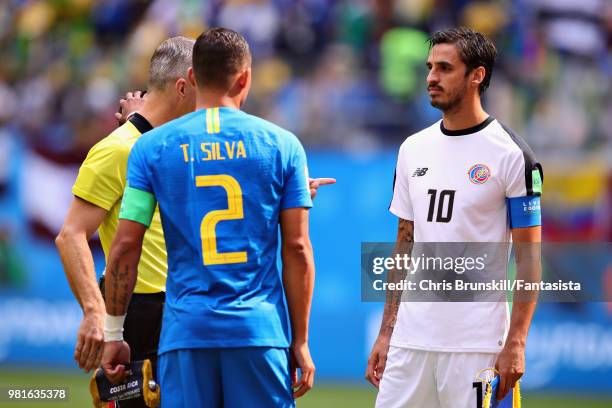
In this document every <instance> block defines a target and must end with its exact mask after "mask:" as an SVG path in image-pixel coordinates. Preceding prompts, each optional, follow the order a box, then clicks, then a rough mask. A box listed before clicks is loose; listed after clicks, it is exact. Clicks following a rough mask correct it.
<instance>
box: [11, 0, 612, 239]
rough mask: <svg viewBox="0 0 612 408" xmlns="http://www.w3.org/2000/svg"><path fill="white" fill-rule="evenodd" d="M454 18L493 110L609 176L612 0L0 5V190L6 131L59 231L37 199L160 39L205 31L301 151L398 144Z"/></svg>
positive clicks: (99, 132)
mask: <svg viewBox="0 0 612 408" xmlns="http://www.w3.org/2000/svg"><path fill="white" fill-rule="evenodd" d="M456 25H466V26H470V27H472V28H474V29H476V30H478V31H481V32H483V33H485V34H487V35H488V36H490V37H491V38H493V39H494V41H495V43H496V45H497V47H498V51H499V58H498V64H497V66H496V68H495V72H494V75H493V83H492V86H491V88H490V89H489V91H487V94H486V98H485V106H486V108H487V110H488V111H489V112H490V113H492V114H493V115H494V116H496V117H497V118H499V119H501V120H502V121H504V122H505V123H506V124H508V125H509V126H510V127H512V128H514V130H515V131H517V132H518V133H519V134H521V135H523V136H524V137H525V138H526V139H527V140H528V142H529V143H530V145H531V146H532V148H533V149H534V150H535V151H536V152H538V154H539V155H540V156H546V157H554V158H561V160H575V161H577V162H578V163H581V162H582V161H583V157H584V156H585V155H586V156H588V157H590V156H591V155H593V154H594V155H595V156H598V157H601V156H602V155H603V157H604V164H603V167H604V170H603V171H604V172H605V174H607V173H608V171H609V162H610V160H609V157H610V156H611V155H612V132H611V131H610V129H612V114H611V113H612V92H611V90H612V81H611V79H612V2H611V1H610V0H492V1H484V0H481V1H477V0H225V1H222V0H209V1H203V0H150V1H147V0H48V1H42V0H0V61H2V63H1V64H0V196H1V195H2V188H3V187H2V186H3V185H5V184H6V178H7V177H8V176H7V175H8V174H9V171H8V168H9V162H10V160H9V159H10V154H9V153H8V152H9V151H10V148H9V146H10V144H11V140H15V139H18V140H19V141H20V143H23V144H25V146H27V147H26V148H27V151H28V152H29V153H30V154H29V155H27V156H26V161H27V166H24V179H25V180H26V181H25V182H24V183H27V185H28V186H29V187H28V189H29V190H33V187H36V194H32V195H31V197H29V195H28V192H27V191H26V192H25V193H24V198H23V200H24V203H25V204H24V205H25V207H26V208H30V210H29V211H30V212H32V211H33V212H34V213H36V217H34V218H35V219H43V220H45V219H47V221H46V222H45V223H43V224H47V227H49V226H51V228H50V229H51V230H54V229H56V228H57V226H58V224H59V223H60V222H61V218H62V217H61V216H58V215H57V214H58V211H59V213H60V214H63V213H64V211H65V206H66V205H67V203H66V202H64V201H65V200H63V199H60V200H54V204H53V205H52V206H49V204H48V203H47V204H46V206H45V208H44V209H42V208H39V207H40V205H38V197H40V192H41V191H43V192H45V191H46V192H48V193H49V194H53V192H54V191H57V189H63V190H65V189H66V188H69V185H70V184H71V183H72V181H73V178H74V176H73V175H74V171H75V169H76V166H78V164H79V163H80V162H81V161H82V159H83V158H84V156H85V154H86V152H87V150H88V149H89V148H90V147H91V146H92V145H93V144H94V143H95V142H96V141H97V140H99V139H101V138H102V137H104V136H105V135H107V134H108V133H109V132H110V131H111V130H112V129H113V128H114V127H115V126H116V122H115V119H114V117H113V113H114V112H115V111H116V109H117V106H118V99H119V98H120V96H121V95H122V94H123V93H125V92H126V91H128V90H133V89H144V88H145V87H146V80H147V68H148V60H149V58H150V55H151V54H152V52H153V50H154V49H155V47H156V46H157V45H158V44H159V43H160V42H161V41H162V40H164V39H165V38H167V37H169V36H173V35H179V34H180V35H186V36H191V37H195V36H197V35H198V34H199V33H200V32H202V31H203V30H204V29H206V28H207V27H211V26H225V27H229V28H233V29H235V30H237V31H239V32H241V33H242V34H244V35H245V36H246V37H247V39H248V40H249V43H250V44H251V47H252V52H253V55H254V83H253V90H252V93H251V96H250V99H249V101H248V103H247V106H245V109H246V110H247V111H249V112H251V113H254V114H258V115H261V116H264V117H266V118H268V119H271V120H272V121H275V122H277V123H279V124H280V125H282V126H284V127H286V128H288V129H290V130H291V131H293V132H294V133H296V134H297V135H298V136H299V137H300V139H301V140H302V142H303V143H304V144H305V145H306V146H307V148H308V149H310V150H311V151H312V150H315V149H326V150H329V149H332V150H334V151H339V150H340V151H349V152H358V153H366V152H371V151H376V150H380V149H385V148H391V149H395V148H397V146H398V145H399V144H400V143H401V141H402V140H403V139H404V138H405V137H406V136H408V135H409V134H411V133H412V132H414V131H416V130H419V129H421V128H423V127H425V126H427V125H429V124H431V123H432V122H434V121H435V120H437V119H438V118H439V117H440V114H439V112H438V111H436V110H435V109H433V108H432V107H431V106H430V105H429V100H428V96H427V93H426V85H425V77H426V69H425V64H424V60H425V58H426V55H427V52H428V45H427V42H426V40H427V37H428V35H429V33H431V32H433V31H435V30H437V29H442V28H445V27H450V26H456ZM599 160H600V162H601V159H599ZM606 162H607V163H606ZM56 165H61V166H62V167H61V168H57V167H56ZM593 165H594V166H601V164H597V163H595V164H593ZM51 167H53V168H51ZM30 173H31V174H30ZM43 173H44V174H46V175H48V178H47V179H46V180H42V179H41V178H40V177H38V175H39V174H43ZM60 173H61V174H60ZM52 174H56V175H57V177H53V176H51V175H52ZM58 174H59V175H58ZM66 174H70V176H66ZM54 180H55V181H54ZM553 182H554V178H553ZM596 183H599V184H601V183H602V181H601V180H598V181H596ZM603 183H604V184H605V183H607V182H606V181H603ZM583 198H584V197H583ZM68 199H69V197H68ZM584 199H586V200H591V199H592V197H591V196H589V197H586V198H584ZM591 204H592V203H591ZM608 204H609V203H607V204H603V205H604V206H605V205H608ZM598 205H602V204H601V203H599V204H598ZM49 207H55V208H49ZM60 210H61V211H60ZM604 212H605V216H608V217H609V211H604ZM51 218H53V221H50V220H51Z"/></svg>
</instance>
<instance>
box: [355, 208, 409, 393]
mask: <svg viewBox="0 0 612 408" xmlns="http://www.w3.org/2000/svg"><path fill="white" fill-rule="evenodd" d="M413 242H414V222H412V221H408V220H403V219H401V218H400V220H399V224H398V227H397V240H396V242H395V251H394V256H395V254H410V253H411V252H412V245H413ZM387 277H388V281H389V282H400V281H402V280H403V279H404V278H405V277H406V271H402V270H396V269H393V270H390V271H389V272H388V274H387ZM401 298H402V292H401V291H398V290H393V291H387V299H386V301H385V309H384V312H383V318H382V323H381V325H380V332H379V333H378V338H377V339H376V342H375V343H374V346H373V347H372V352H371V353H370V357H369V358H368V367H367V369H366V379H367V380H368V381H369V382H370V383H372V385H374V386H375V387H376V388H378V386H379V384H380V380H381V378H382V374H383V372H384V370H385V365H386V363H387V353H388V351H389V342H390V341H391V335H392V334H393V328H394V327H395V322H396V321H397V312H398V310H399V306H400V304H401Z"/></svg>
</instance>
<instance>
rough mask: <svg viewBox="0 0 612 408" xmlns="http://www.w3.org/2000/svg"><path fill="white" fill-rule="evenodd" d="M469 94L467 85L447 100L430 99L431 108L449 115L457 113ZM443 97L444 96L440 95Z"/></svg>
mask: <svg viewBox="0 0 612 408" xmlns="http://www.w3.org/2000/svg"><path fill="white" fill-rule="evenodd" d="M466 92H467V83H466V84H464V86H463V87H462V88H460V89H457V90H456V91H455V92H453V93H451V94H450V95H449V96H448V98H447V99H446V100H444V101H443V100H435V99H434V98H431V99H430V103H431V106H433V107H434V108H437V109H440V110H441V111H442V112H445V113H448V112H452V111H455V110H457V109H458V108H459V106H461V103H462V102H463V98H464V97H465V94H466ZM439 96H442V95H439Z"/></svg>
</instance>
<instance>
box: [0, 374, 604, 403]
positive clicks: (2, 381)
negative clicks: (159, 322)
mask: <svg viewBox="0 0 612 408" xmlns="http://www.w3.org/2000/svg"><path fill="white" fill-rule="evenodd" d="M88 384H89V376H88V375H85V374H80V373H78V372H74V371H52V370H48V369H39V370H34V369H29V370H25V369H14V370H11V369H9V368H2V369H0V387H6V386H9V385H11V386H21V387H36V386H39V387H53V386H56V387H68V389H69V391H68V392H69V400H68V402H61V403H53V402H42V403H30V402H21V403H17V404H16V403H9V402H2V400H0V408H3V407H7V408H8V407H9V406H10V407H16V408H38V407H40V408H45V407H78V408H85V407H90V406H91V398H90V396H89V391H88ZM375 398H376V393H375V390H374V388H372V387H367V386H362V387H359V386H351V385H346V384H331V383H315V388H314V389H313V390H312V391H310V393H309V394H307V395H306V396H305V397H303V398H301V399H299V400H298V403H297V406H298V407H299V408H326V407H329V408H343V407H346V408H372V407H373V406H374V399H375ZM611 406H612V396H610V397H600V398H592V397H585V396H576V395H566V394H564V395H560V396H555V397H553V396H545V395H539V394H538V395H529V394H527V395H525V396H524V398H523V408H575V407H581V408H605V407H608V408H609V407H611Z"/></svg>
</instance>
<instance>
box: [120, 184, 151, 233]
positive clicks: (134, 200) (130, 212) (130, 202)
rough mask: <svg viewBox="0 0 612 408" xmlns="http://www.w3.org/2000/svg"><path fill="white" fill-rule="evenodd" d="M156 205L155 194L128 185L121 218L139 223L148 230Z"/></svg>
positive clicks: (124, 195) (124, 194) (122, 204)
mask: <svg viewBox="0 0 612 408" xmlns="http://www.w3.org/2000/svg"><path fill="white" fill-rule="evenodd" d="M156 205H157V202H156V200H155V196H154V195H153V194H151V193H149V192H147V191H143V190H139V189H137V188H133V187H130V186H129V185H128V186H127V187H126V188H125V191H124V193H123V201H122V202H121V210H120V211H119V218H120V219H124V220H130V221H135V222H138V223H140V224H143V225H145V226H146V227H147V228H148V227H149V226H150V225H151V220H152V219H153V213H155V206H156Z"/></svg>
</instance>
